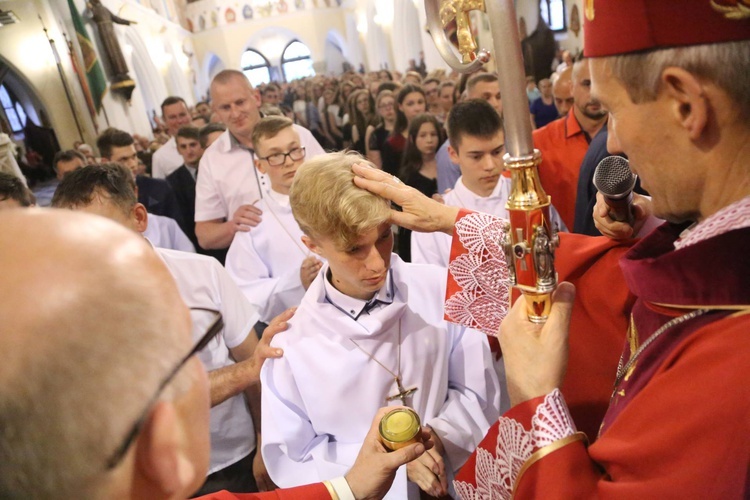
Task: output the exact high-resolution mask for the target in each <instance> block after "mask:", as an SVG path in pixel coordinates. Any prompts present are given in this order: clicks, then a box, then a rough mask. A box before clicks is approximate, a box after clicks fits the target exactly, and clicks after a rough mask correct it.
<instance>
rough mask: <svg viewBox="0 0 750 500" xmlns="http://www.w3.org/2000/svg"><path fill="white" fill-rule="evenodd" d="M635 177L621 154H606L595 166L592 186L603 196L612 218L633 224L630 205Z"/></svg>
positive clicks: (636, 177)
mask: <svg viewBox="0 0 750 500" xmlns="http://www.w3.org/2000/svg"><path fill="white" fill-rule="evenodd" d="M637 179H638V176H637V175H635V174H634V173H633V172H631V171H630V166H629V164H628V160H626V159H625V158H623V157H621V156H607V157H606V158H604V159H603V160H602V161H600V162H599V164H598V165H597V166H596V170H595V171H594V186H595V187H596V189H597V190H598V191H599V192H600V193H601V194H602V196H604V201H605V202H606V203H607V206H608V207H609V217H610V218H611V219H612V220H614V221H617V222H627V223H628V224H630V225H631V226H632V225H633V219H634V216H633V210H632V207H631V206H632V204H633V188H634V187H635V181H636V180H637Z"/></svg>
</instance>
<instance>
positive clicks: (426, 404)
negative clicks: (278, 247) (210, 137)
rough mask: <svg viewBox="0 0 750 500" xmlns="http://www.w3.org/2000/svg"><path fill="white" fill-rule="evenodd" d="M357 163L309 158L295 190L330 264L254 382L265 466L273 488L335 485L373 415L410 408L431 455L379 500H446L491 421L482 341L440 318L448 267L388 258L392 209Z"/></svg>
mask: <svg viewBox="0 0 750 500" xmlns="http://www.w3.org/2000/svg"><path fill="white" fill-rule="evenodd" d="M359 162H364V160H363V159H362V158H361V157H360V156H358V155H353V154H345V153H331V154H328V155H323V156H320V157H317V158H315V159H313V160H310V161H308V162H306V163H305V164H304V165H303V166H302V167H301V168H300V169H299V171H298V172H297V177H296V178H295V180H294V184H293V185H292V189H291V193H290V201H291V205H292V210H293V213H294V216H295V218H296V220H297V222H298V223H299V226H300V228H301V229H302V231H303V232H304V236H303V238H302V239H303V241H304V243H305V245H306V246H307V248H309V249H310V250H311V251H312V252H314V253H315V254H316V255H318V256H320V257H323V258H325V259H326V260H327V263H326V264H325V265H324V266H323V268H322V269H321V271H320V273H319V274H318V276H317V277H316V278H315V280H314V281H313V283H312V284H311V285H310V288H309V289H308V290H307V293H306V294H305V297H304V299H303V300H302V303H301V304H300V306H299V308H298V310H297V312H296V314H295V315H294V317H293V318H292V320H291V321H290V322H289V323H290V327H289V330H288V331H286V332H283V333H281V334H279V335H278V336H277V337H276V338H275V339H274V342H273V344H274V345H275V346H276V347H280V348H282V349H283V350H284V357H283V358H281V359H278V360H269V361H268V362H266V364H265V366H264V367H263V370H262V373H261V383H262V385H263V395H262V410H263V414H264V417H265V418H264V421H263V422H264V425H263V430H262V443H263V444H262V452H263V457H264V460H265V463H266V466H267V467H268V471H269V473H270V475H271V478H272V479H273V480H274V482H275V483H276V484H278V485H279V486H292V485H298V484H305V483H308V482H312V481H319V480H321V479H330V478H333V477H337V476H340V475H342V473H343V472H345V471H346V470H347V469H348V468H349V467H350V466H351V465H352V464H353V463H354V459H355V457H356V455H357V452H358V450H359V448H360V446H361V444H362V441H363V439H364V436H365V435H366V433H367V430H368V428H369V423H370V421H371V419H372V415H374V414H375V412H376V411H377V409H378V407H380V406H382V405H383V404H393V405H400V404H407V405H409V406H411V407H412V408H413V409H414V410H415V411H417V413H418V414H419V415H420V417H421V419H422V423H423V424H424V425H426V426H429V428H431V429H432V433H433V435H434V436H435V441H436V447H435V451H432V450H431V451H430V452H428V454H425V455H424V456H423V457H421V458H420V459H418V460H416V461H414V462H412V463H410V464H409V465H408V466H406V467H404V469H405V470H404V469H402V470H400V471H399V473H398V474H397V476H396V480H395V482H394V485H393V487H392V488H391V490H390V492H389V494H388V496H387V497H386V498H399V499H403V498H419V489H420V488H421V489H423V490H425V491H427V492H429V493H432V494H445V493H446V492H447V491H448V485H449V484H450V481H451V479H452V476H453V473H454V472H455V471H456V470H457V469H458V468H459V467H460V466H461V465H462V464H463V462H464V461H465V460H466V459H467V458H468V456H469V454H470V453H471V451H472V450H473V449H474V448H475V447H476V445H477V444H478V443H479V441H480V440H481V439H482V437H483V436H484V432H485V431H486V430H487V429H488V427H489V425H490V424H491V423H492V422H494V420H495V419H496V418H497V417H498V412H497V406H498V404H499V388H498V383H497V379H496V376H495V373H494V370H493V368H492V361H491V356H490V352H489V348H488V346H487V341H486V340H485V338H484V336H483V335H482V334H480V333H478V332H475V331H471V330H466V329H464V328H462V327H458V326H456V325H451V324H448V323H446V322H445V321H444V320H443V297H444V296H445V288H444V287H445V271H444V270H442V269H440V268H438V267H434V266H424V265H413V264H406V263H404V262H403V261H401V260H400V259H399V258H398V256H396V255H394V254H393V253H392V248H393V233H392V232H391V227H390V222H389V205H388V204H387V203H386V202H385V201H384V200H382V199H381V198H378V197H376V196H374V195H372V194H370V193H367V192H365V191H362V190H360V189H358V188H357V187H356V186H354V184H353V180H352V179H353V174H352V171H351V167H352V165H353V164H355V163H359ZM433 470H435V471H438V472H439V474H435V473H434V472H433Z"/></svg>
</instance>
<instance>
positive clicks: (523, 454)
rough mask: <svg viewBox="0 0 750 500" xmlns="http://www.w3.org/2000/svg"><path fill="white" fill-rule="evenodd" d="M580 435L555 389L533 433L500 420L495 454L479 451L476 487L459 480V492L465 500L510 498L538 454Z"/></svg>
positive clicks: (534, 422) (511, 421)
mask: <svg viewBox="0 0 750 500" xmlns="http://www.w3.org/2000/svg"><path fill="white" fill-rule="evenodd" d="M578 434H580V433H578ZM576 435H577V433H576V427H575V424H574V423H573V419H572V418H571V416H570V413H569V412H568V407H567V405H566V404H565V400H564V399H563V396H562V394H561V393H560V391H559V390H558V389H555V390H554V391H552V392H551V393H549V394H547V396H545V398H544V402H543V403H542V404H540V405H539V406H538V407H537V409H536V412H535V413H534V416H533V417H532V419H531V429H530V430H526V429H525V428H524V426H523V425H521V423H519V422H518V421H517V420H514V419H512V418H507V417H500V420H499V427H498V435H497V446H496V448H495V450H493V451H494V453H492V452H491V451H490V450H486V449H484V448H478V449H477V457H476V458H477V459H476V471H475V478H476V486H474V485H472V484H469V483H466V482H463V481H456V482H454V487H455V489H456V493H457V494H458V496H459V498H461V499H463V500H479V499H482V500H486V499H509V498H511V497H512V496H513V488H514V486H515V484H516V481H517V480H518V478H519V475H520V474H521V472H522V470H523V469H524V466H526V467H528V464H527V462H529V461H530V459H532V458H533V457H532V456H533V455H534V454H535V453H536V452H537V451H539V450H540V449H542V448H544V447H546V446H550V445H553V444H556V443H560V442H561V440H565V439H567V438H570V437H571V436H576Z"/></svg>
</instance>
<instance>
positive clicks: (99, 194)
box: [52, 164, 274, 493]
mask: <svg viewBox="0 0 750 500" xmlns="http://www.w3.org/2000/svg"><path fill="white" fill-rule="evenodd" d="M52 206H53V207H57V208H69V209H73V210H77V211H83V212H88V213H92V214H96V215H101V216H104V217H107V218H109V219H112V220H114V221H115V222H119V223H120V224H122V225H124V226H125V227H128V228H129V229H132V230H133V231H136V232H143V231H144V230H145V229H146V227H147V225H148V215H147V213H146V210H145V208H144V207H143V205H141V204H140V203H138V202H137V199H136V195H135V186H134V182H133V178H132V176H131V175H130V173H129V172H128V171H127V170H126V169H125V168H124V167H122V166H120V165H117V164H105V165H101V166H89V167H84V168H82V169H78V170H76V171H74V172H71V173H69V174H68V175H66V176H65V178H64V179H63V181H62V182H60V184H59V186H58V188H57V190H56V191H55V195H54V196H53V198H52ZM154 250H155V253H156V254H157V255H158V256H159V257H160V258H161V259H162V260H163V262H164V264H165V265H166V267H167V268H168V269H169V271H170V273H171V275H172V278H173V279H174V280H175V281H176V282H177V287H178V289H179V291H180V294H181V296H182V299H183V301H184V302H185V303H186V304H187V305H188V306H189V307H190V308H191V309H193V313H192V314H191V316H192V322H193V326H194V328H193V333H194V337H195V338H198V336H199V335H200V333H201V332H202V331H203V330H204V329H205V327H206V325H207V324H209V323H210V322H211V321H212V320H213V319H214V317H213V314H212V313H210V312H207V310H217V311H219V313H221V316H222V319H223V326H224V328H222V329H221V330H220V333H221V335H218V336H216V337H215V339H214V340H213V341H212V342H211V343H210V345H209V346H208V349H206V350H204V351H202V352H201V353H199V354H198V357H199V358H200V359H201V361H203V363H204V364H205V366H206V369H207V370H208V371H209V380H210V384H211V407H212V409H211V464H210V468H209V471H208V472H209V476H208V477H207V478H206V483H205V484H204V486H203V487H202V488H201V490H200V491H201V493H211V492H214V491H218V490H222V489H229V490H231V491H237V492H253V491H258V489H259V488H260V489H261V490H268V489H272V488H273V487H274V486H273V484H272V483H271V481H270V479H268V476H267V474H266V473H265V467H264V466H263V461H262V459H261V457H260V454H256V453H255V449H256V434H257V433H259V432H260V386H259V384H257V383H253V378H252V372H253V366H252V362H251V359H252V353H253V351H254V349H255V346H256V344H257V343H258V338H257V336H256V334H255V332H254V331H253V325H255V323H256V322H257V321H258V312H257V309H256V308H255V307H253V306H252V305H251V304H249V303H248V302H247V300H246V299H245V297H244V296H243V295H242V292H241V291H240V290H239V289H238V288H237V285H235V284H234V282H233V281H232V279H231V278H230V277H229V275H228V274H227V272H226V270H224V268H223V267H221V265H220V264H219V262H218V261H216V259H213V258H211V257H208V256H204V255H196V254H193V253H187V252H180V251H175V250H169V249H161V248H154ZM126 260H127V262H128V263H130V264H133V263H134V261H133V259H131V258H128V257H126ZM243 394H244V396H243Z"/></svg>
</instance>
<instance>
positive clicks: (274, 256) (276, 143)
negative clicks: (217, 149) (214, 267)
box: [226, 116, 322, 323]
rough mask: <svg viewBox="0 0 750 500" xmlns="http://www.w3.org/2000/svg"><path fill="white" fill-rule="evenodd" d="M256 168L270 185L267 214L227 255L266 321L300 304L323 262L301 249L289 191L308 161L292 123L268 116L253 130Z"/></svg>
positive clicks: (263, 202)
mask: <svg viewBox="0 0 750 500" xmlns="http://www.w3.org/2000/svg"><path fill="white" fill-rule="evenodd" d="M253 144H255V151H256V154H257V155H258V158H257V159H256V160H255V166H256V168H257V169H258V170H259V171H260V172H262V173H263V174H265V175H266V176H267V177H268V179H269V180H270V181H271V189H270V190H269V191H268V192H267V196H266V197H265V198H263V200H261V201H260V203H258V207H259V208H260V209H261V210H262V211H263V213H264V214H265V215H264V217H263V220H262V221H261V223H260V224H258V226H257V227H255V228H253V230H252V231H250V232H249V233H240V234H238V235H237V236H235V238H234V240H233V241H232V246H231V247H229V252H228V253H227V260H226V266H227V271H228V272H229V275H230V276H231V277H232V278H233V279H234V281H235V282H236V283H237V284H238V285H239V287H240V289H241V290H242V291H243V293H244V294H245V297H247V299H248V300H249V301H250V303H252V304H253V305H255V306H257V307H258V308H259V309H260V319H261V321H263V322H265V323H268V322H269V321H270V320H271V318H273V317H274V316H276V315H278V314H281V313H282V312H283V311H284V310H285V309H288V308H290V307H294V306H297V305H299V303H300V301H301V300H302V297H303V296H304V295H305V290H307V288H308V287H309V286H310V283H312V281H313V280H314V279H315V276H317V274H318V271H319V270H320V267H321V266H322V263H321V261H320V260H319V259H318V258H317V257H316V256H315V255H313V254H311V253H310V251H309V250H308V249H307V248H306V247H305V246H304V245H303V244H302V230H301V229H300V228H299V225H298V224H297V221H296V220H294V216H293V215H292V208H291V206H290V204H289V189H290V188H291V186H292V181H294V176H295V174H296V173H297V169H298V168H299V167H300V165H302V162H303V161H304V160H305V148H304V147H303V146H302V144H301V141H300V137H299V134H297V132H296V130H295V129H294V127H293V122H292V120H290V119H289V118H287V117H285V116H267V117H265V118H263V119H261V120H260V121H259V122H258V124H257V125H256V126H255V129H254V131H253Z"/></svg>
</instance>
